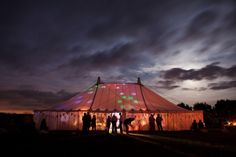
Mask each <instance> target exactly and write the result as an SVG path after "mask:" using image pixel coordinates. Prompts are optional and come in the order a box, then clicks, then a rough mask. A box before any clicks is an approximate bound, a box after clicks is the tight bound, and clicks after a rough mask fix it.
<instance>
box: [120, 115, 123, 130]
mask: <svg viewBox="0 0 236 157" xmlns="http://www.w3.org/2000/svg"><path fill="white" fill-rule="evenodd" d="M119 115H120V119H119V129H120V133H121V134H123V126H122V125H123V116H122V114H121V113H119Z"/></svg>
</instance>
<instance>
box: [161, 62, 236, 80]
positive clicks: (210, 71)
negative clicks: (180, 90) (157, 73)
mask: <svg viewBox="0 0 236 157" xmlns="http://www.w3.org/2000/svg"><path fill="white" fill-rule="evenodd" d="M218 64H219V63H212V64H209V65H207V66H205V67H203V68H201V69H190V70H185V69H181V68H173V69H169V70H166V71H161V73H162V77H163V78H165V79H173V80H202V79H206V80H213V79H216V78H218V77H223V76H227V77H230V78H234V77H235V76H236V65H234V66H232V67H230V68H224V67H221V66H218Z"/></svg>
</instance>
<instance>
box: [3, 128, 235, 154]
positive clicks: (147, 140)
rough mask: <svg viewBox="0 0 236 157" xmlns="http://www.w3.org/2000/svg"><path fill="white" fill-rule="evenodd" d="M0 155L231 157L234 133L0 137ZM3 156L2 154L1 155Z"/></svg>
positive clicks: (76, 134)
mask: <svg viewBox="0 0 236 157" xmlns="http://www.w3.org/2000/svg"><path fill="white" fill-rule="evenodd" d="M0 143H1V147H0V150H1V154H0V156H16V155H17V156H48V155H52V156H102V157H103V156H110V157H111V156H121V155H122V156H128V155H129V156H143V157H145V156H159V157H161V156H175V157H178V156H181V157H184V156H193V157H195V156H209V157H210V156H214V157H217V156H224V157H227V156H235V154H236V133H235V132H234V131H231V132H222V131H214V132H190V131H185V132H163V133H155V134H151V135H150V134H148V133H142V134H140V133H131V134H130V135H120V134H117V135H112V134H105V133H104V132H99V133H96V134H95V133H91V134H89V135H87V136H84V135H82V134H81V133H78V132H50V133H48V134H40V133H38V132H31V133H24V134H0ZM2 154H5V155H2Z"/></svg>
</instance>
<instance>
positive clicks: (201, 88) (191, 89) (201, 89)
mask: <svg viewBox="0 0 236 157" xmlns="http://www.w3.org/2000/svg"><path fill="white" fill-rule="evenodd" d="M207 89H208V88H205V87H199V88H182V90H186V91H205V90H207Z"/></svg>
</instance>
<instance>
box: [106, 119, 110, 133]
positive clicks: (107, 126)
mask: <svg viewBox="0 0 236 157" xmlns="http://www.w3.org/2000/svg"><path fill="white" fill-rule="evenodd" d="M110 126H111V116H108V117H107V120H106V131H107V132H108V133H109V129H110Z"/></svg>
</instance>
